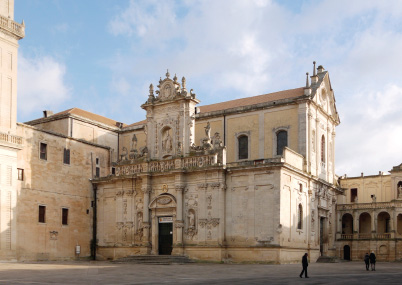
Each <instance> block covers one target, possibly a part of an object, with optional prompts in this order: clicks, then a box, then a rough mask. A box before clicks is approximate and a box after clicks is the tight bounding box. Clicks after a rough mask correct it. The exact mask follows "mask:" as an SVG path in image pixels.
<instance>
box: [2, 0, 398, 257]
mask: <svg viewBox="0 0 402 285" xmlns="http://www.w3.org/2000/svg"><path fill="white" fill-rule="evenodd" d="M0 19H1V21H0V91H1V92H0V229H1V231H0V260H10V259H11V260H20V261H22V260H64V259H74V258H89V257H93V258H96V259H99V260H102V259H103V260H105V259H118V258H123V257H126V256H131V255H177V256H188V257H190V258H192V259H199V260H210V261H223V262H273V263H291V262H299V261H300V258H301V256H302V255H303V254H304V253H305V252H308V253H309V256H310V259H311V261H315V260H317V259H318V258H319V257H331V258H342V259H347V260H361V259H362V257H363V255H364V253H365V252H367V251H375V252H376V253H377V258H378V259H379V260H398V259H401V258H402V242H401V241H402V165H399V166H395V167H393V168H392V170H391V171H390V174H386V173H383V172H380V173H379V174H378V175H369V176H367V175H366V176H365V175H364V174H363V173H362V175H361V176H359V177H347V176H346V175H344V176H341V177H339V176H337V175H336V174H335V138H336V130H335V129H336V126H337V125H339V123H340V120H339V116H338V112H337V109H336V105H335V97H334V91H333V88H332V86H331V82H330V78H329V73H328V71H326V70H325V69H324V67H323V66H322V65H319V66H318V67H316V64H315V62H314V63H313V72H312V75H311V76H309V74H308V73H307V76H306V82H305V83H303V84H300V85H303V86H302V87H298V88H295V89H290V90H285V91H280V92H275V93H269V94H263V95H258V96H253V94H248V95H250V96H252V97H247V98H242V99H235V100H231V101H226V102H220V103H216V104H212V105H202V104H200V102H201V100H202V98H203V94H199V95H196V94H195V93H194V91H193V89H190V88H188V87H187V84H186V79H185V78H184V77H182V78H181V79H179V78H178V77H177V76H176V74H175V75H173V74H170V73H169V71H168V72H166V74H165V75H164V76H163V79H162V78H160V80H159V82H158V83H157V84H155V85H153V84H151V85H150V87H149V94H144V95H145V96H144V101H145V100H146V101H145V102H144V104H142V105H141V108H143V109H144V110H145V111H146V117H145V119H144V120H143V121H140V122H136V123H133V124H125V123H122V122H117V121H115V120H112V119H109V118H105V117H103V116H101V115H97V114H94V113H90V112H87V111H85V110H82V109H79V108H71V109H68V110H65V111H61V112H58V113H54V112H52V111H50V110H45V111H44V112H43V116H41V117H40V118H38V119H35V120H32V121H29V122H26V123H18V122H17V121H16V118H17V108H16V102H17V100H16V98H17V58H18V57H17V53H18V41H19V40H21V39H22V38H24V36H25V24H24V22H22V23H21V24H19V23H17V22H15V21H14V1H13V0H0ZM172 75H173V76H172ZM300 85H299V84H297V86H300ZM254 95H255V94H254Z"/></svg>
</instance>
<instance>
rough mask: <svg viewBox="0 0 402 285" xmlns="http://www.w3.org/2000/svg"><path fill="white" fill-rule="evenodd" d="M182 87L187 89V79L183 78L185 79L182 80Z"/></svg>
mask: <svg viewBox="0 0 402 285" xmlns="http://www.w3.org/2000/svg"><path fill="white" fill-rule="evenodd" d="M181 86H182V87H183V88H186V78H185V77H184V76H183V78H182V79H181Z"/></svg>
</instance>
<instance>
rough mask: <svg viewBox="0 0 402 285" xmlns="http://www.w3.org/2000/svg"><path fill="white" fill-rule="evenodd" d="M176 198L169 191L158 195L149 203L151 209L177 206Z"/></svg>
mask: <svg viewBox="0 0 402 285" xmlns="http://www.w3.org/2000/svg"><path fill="white" fill-rule="evenodd" d="M175 207H176V198H175V197H174V196H173V195H172V194H169V193H163V194H160V195H159V196H156V197H155V198H153V199H152V201H151V203H149V209H159V208H175Z"/></svg>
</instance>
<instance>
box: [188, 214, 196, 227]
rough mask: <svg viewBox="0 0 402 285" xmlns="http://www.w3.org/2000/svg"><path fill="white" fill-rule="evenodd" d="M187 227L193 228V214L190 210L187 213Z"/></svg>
mask: <svg viewBox="0 0 402 285" xmlns="http://www.w3.org/2000/svg"><path fill="white" fill-rule="evenodd" d="M188 227H189V228H195V214H194V212H193V211H192V210H190V211H188Z"/></svg>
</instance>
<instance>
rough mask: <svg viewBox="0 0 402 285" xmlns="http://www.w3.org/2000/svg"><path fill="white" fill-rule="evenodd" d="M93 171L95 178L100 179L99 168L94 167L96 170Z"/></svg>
mask: <svg viewBox="0 0 402 285" xmlns="http://www.w3.org/2000/svg"><path fill="white" fill-rule="evenodd" d="M95 171H96V173H95V177H100V168H99V167H96V168H95Z"/></svg>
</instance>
